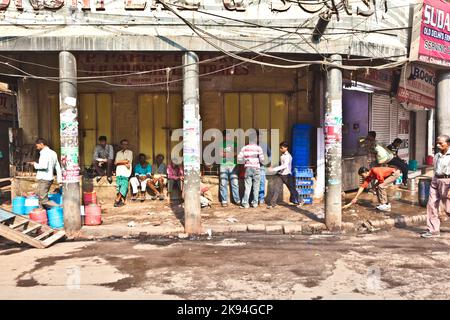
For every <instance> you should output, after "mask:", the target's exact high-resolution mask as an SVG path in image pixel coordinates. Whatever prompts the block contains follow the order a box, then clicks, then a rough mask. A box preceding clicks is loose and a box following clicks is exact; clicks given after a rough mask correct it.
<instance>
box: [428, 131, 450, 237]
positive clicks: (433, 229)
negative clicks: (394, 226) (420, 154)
mask: <svg viewBox="0 0 450 320" xmlns="http://www.w3.org/2000/svg"><path fill="white" fill-rule="evenodd" d="M436 142H437V143H436V147H437V149H438V150H439V152H438V153H436V154H435V156H434V177H433V180H432V181H431V186H430V196H429V198H428V204H427V229H428V230H427V231H426V232H424V233H422V234H421V237H422V238H433V237H439V236H440V226H441V221H440V219H439V207H440V205H441V201H442V202H443V203H444V210H445V213H446V214H447V215H450V199H449V191H450V137H449V136H447V135H441V136H439V137H437V139H436Z"/></svg>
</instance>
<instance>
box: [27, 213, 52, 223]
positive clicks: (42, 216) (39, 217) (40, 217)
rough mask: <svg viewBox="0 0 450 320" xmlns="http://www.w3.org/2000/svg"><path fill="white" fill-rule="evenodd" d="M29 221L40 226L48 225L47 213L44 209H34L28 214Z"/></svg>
mask: <svg viewBox="0 0 450 320" xmlns="http://www.w3.org/2000/svg"><path fill="white" fill-rule="evenodd" d="M30 219H31V220H33V221H36V222H37V223H40V224H48V218H47V211H45V209H34V210H32V211H31V212H30Z"/></svg>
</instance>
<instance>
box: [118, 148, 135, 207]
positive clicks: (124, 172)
mask: <svg viewBox="0 0 450 320" xmlns="http://www.w3.org/2000/svg"><path fill="white" fill-rule="evenodd" d="M120 146H121V148H122V149H121V150H120V151H119V152H117V155H116V161H115V165H116V185H117V196H116V201H115V203H114V207H121V206H123V205H125V199H126V197H127V193H128V178H129V177H130V176H131V164H132V162H133V152H132V151H131V150H129V149H128V140H126V139H123V140H122V141H120Z"/></svg>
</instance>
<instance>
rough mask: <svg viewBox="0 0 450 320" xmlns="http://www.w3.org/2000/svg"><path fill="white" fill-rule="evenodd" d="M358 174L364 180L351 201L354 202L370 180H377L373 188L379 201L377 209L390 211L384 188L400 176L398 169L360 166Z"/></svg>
mask: <svg viewBox="0 0 450 320" xmlns="http://www.w3.org/2000/svg"><path fill="white" fill-rule="evenodd" d="M358 174H359V175H360V176H361V177H363V178H364V182H363V184H362V185H361V186H360V187H359V189H358V193H356V196H355V197H354V198H353V200H352V203H356V201H357V200H358V197H359V196H360V194H361V193H362V192H363V191H364V189H366V188H367V187H368V186H369V183H370V182H371V181H372V180H377V183H376V184H375V190H376V191H377V197H378V201H379V202H380V204H379V205H378V206H377V209H378V210H381V211H390V210H391V204H390V203H388V197H387V192H386V189H387V188H388V187H389V186H390V185H392V184H394V182H395V180H397V178H398V177H400V170H398V169H397V168H391V167H374V168H372V169H370V170H369V169H367V168H366V167H361V168H359V170H358Z"/></svg>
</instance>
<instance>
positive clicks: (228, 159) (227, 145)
mask: <svg viewBox="0 0 450 320" xmlns="http://www.w3.org/2000/svg"><path fill="white" fill-rule="evenodd" d="M223 139H224V140H223V149H222V158H221V163H220V190H219V191H220V199H221V202H222V207H227V206H228V182H229V181H230V182H231V194H232V195H233V200H234V203H235V204H236V205H240V204H241V200H240V198H239V177H238V172H237V169H238V167H237V164H236V158H235V152H236V148H237V143H236V141H235V139H234V137H230V135H228V134H227V130H224V131H223Z"/></svg>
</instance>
